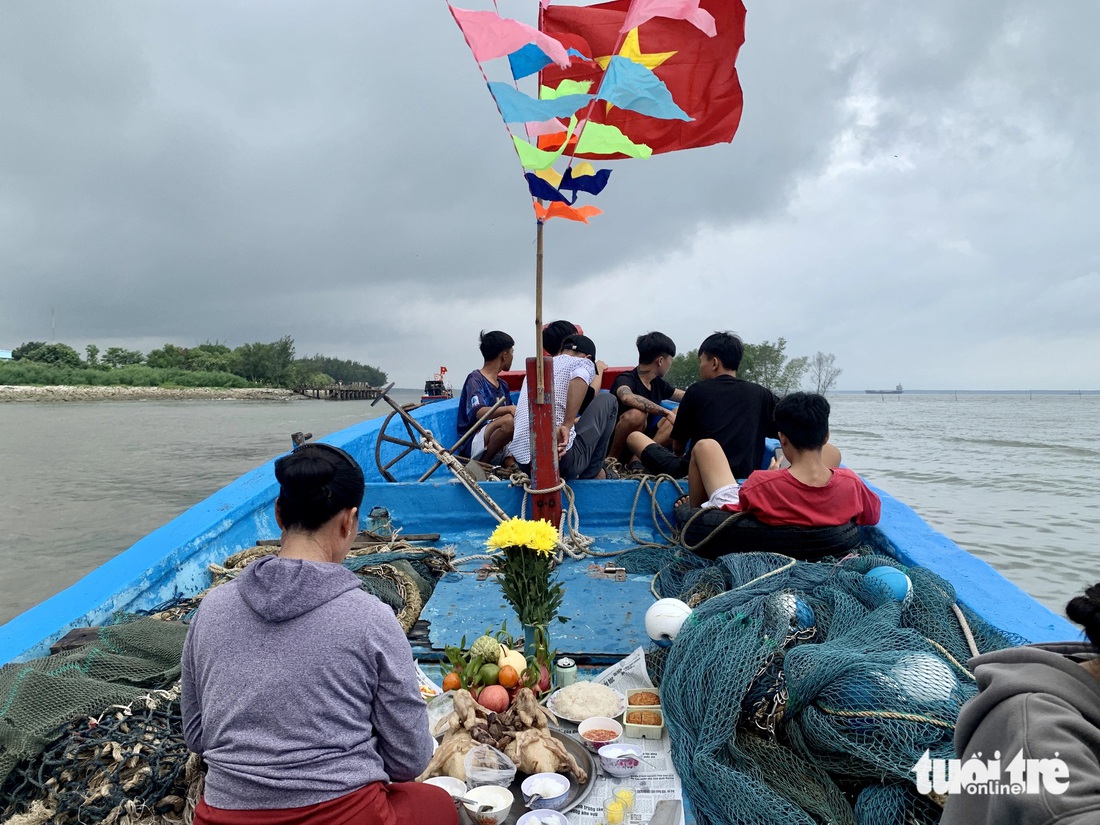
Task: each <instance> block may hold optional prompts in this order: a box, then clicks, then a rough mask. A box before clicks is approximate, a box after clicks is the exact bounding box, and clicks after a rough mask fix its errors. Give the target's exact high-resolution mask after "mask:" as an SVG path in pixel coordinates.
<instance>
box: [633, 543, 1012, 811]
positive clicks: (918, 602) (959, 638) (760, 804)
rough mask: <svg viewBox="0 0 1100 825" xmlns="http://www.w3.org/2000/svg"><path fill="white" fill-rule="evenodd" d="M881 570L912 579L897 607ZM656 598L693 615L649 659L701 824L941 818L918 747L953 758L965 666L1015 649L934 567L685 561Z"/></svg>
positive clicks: (858, 560) (746, 558) (852, 561)
mask: <svg viewBox="0 0 1100 825" xmlns="http://www.w3.org/2000/svg"><path fill="white" fill-rule="evenodd" d="M883 566H886V567H892V568H895V569H897V570H901V571H902V572H904V573H905V574H906V575H907V576H908V579H909V582H911V591H910V592H909V594H908V596H904V597H903V598H902V600H901V601H898V600H897V598H898V596H897V595H894V594H892V593H891V592H890V591H889V590H888V589H886V588H884V587H883V586H882V585H881V584H880V583H879V581H878V579H876V578H875V577H874V576H870V577H868V576H866V575H865V574H867V573H868V571H870V570H872V569H874V568H876V567H883ZM901 581H902V582H904V579H902V580H901ZM656 589H657V591H658V593H660V595H662V596H674V597H677V598H681V599H683V600H684V601H687V602H688V603H689V604H693V605H694V607H695V609H694V612H693V613H692V615H691V617H690V618H689V619H688V621H687V622H686V623H685V624H684V627H683V628H682V629H681V631H680V634H679V635H678V636H677V638H676V641H675V642H674V644H673V645H672V646H671V647H670V648H667V650H666V651H665V652H658V651H652V652H651V654H650V656H649V657H648V659H647V661H648V663H649V664H650V666H651V675H652V676H653V677H654V678H655V679H659V683H660V685H661V688H662V703H663V705H664V711H665V720H666V723H667V725H668V728H669V733H670V735H671V737H672V746H673V761H674V762H675V764H676V767H677V770H678V771H679V772H680V775H681V777H682V778H683V781H684V786H685V791H686V792H687V794H688V795H689V797H690V798H691V799H692V802H693V804H694V806H695V810H696V814H697V816H698V818H699V821H700V822H701V823H705V824H707V825H709V824H710V823H715V824H716V825H717V823H730V825H732V823H739V825H740V824H741V823H761V825H763V824H764V823H774V822H784V823H787V822H789V823H807V825H809V823H820V822H830V823H850V825H857V823H858V825H885V824H886V823H898V822H907V823H917V824H918V825H920V824H921V823H929V825H931V823H935V822H937V821H938V819H939V815H940V809H939V807H938V805H937V804H936V802H935V801H934V800H930V799H926V798H923V797H920V796H919V795H917V794H916V792H915V787H914V785H913V783H912V773H911V769H912V767H913V765H914V764H915V763H916V762H917V760H918V759H919V758H920V757H921V755H922V754H923V753H924V751H925V750H928V751H929V752H930V754H931V756H932V757H943V758H950V757H952V756H953V755H954V749H953V745H952V737H953V733H954V727H955V722H956V719H957V718H958V712H959V709H960V708H961V707H962V705H963V703H964V702H965V701H966V700H967V699H969V698H970V697H972V696H973V695H975V693H976V692H977V687H976V685H975V682H974V677H973V674H972V673H971V672H970V671H969V669H968V668H967V666H966V662H967V660H968V659H969V658H970V657H971V656H972V655H973V654H974V652H975V651H976V652H979V653H984V652H987V651H990V650H995V649H1000V648H1003V647H1007V646H1010V645H1013V644H1017V643H1019V642H1020V641H1021V640H1020V639H1018V638H1015V637H1012V636H1010V635H1008V634H1005V633H1002V632H1001V631H999V630H997V629H996V628H994V627H992V626H990V625H989V624H988V623H986V622H984V621H983V620H981V619H980V618H979V617H977V616H976V615H974V614H973V613H972V612H970V611H968V610H966V609H965V608H962V607H960V606H957V605H956V604H955V592H954V589H953V588H952V587H951V586H950V584H949V583H947V582H945V581H944V580H943V579H941V578H939V577H938V576H936V575H935V574H933V573H931V572H929V571H927V570H921V569H916V568H913V569H908V568H905V567H903V566H902V565H900V564H898V562H896V561H894V560H893V559H891V558H888V557H883V556H876V555H863V556H851V557H848V558H845V559H843V560H840V561H837V562H797V561H794V560H792V559H790V558H788V557H786V556H781V555H777V554H767V553H753V554H738V555H731V556H725V557H722V558H719V559H718V560H716V561H715V562H713V563H711V562H706V561H704V560H701V559H693V558H688V557H685V556H679V557H677V558H675V559H673V560H672V561H671V562H670V563H669V564H668V565H667V566H666V567H665V568H663V569H662V570H661V571H660V573H659V574H658V576H657V577H656ZM731 709H732V710H731Z"/></svg>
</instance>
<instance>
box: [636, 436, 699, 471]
mask: <svg viewBox="0 0 1100 825" xmlns="http://www.w3.org/2000/svg"><path fill="white" fill-rule="evenodd" d="M639 458H640V459H641V460H642V466H643V467H645V468H646V471H647V472H649V473H653V474H655V475H656V474H663V475H669V476H672V477H673V478H683V477H684V476H686V475H687V474H688V462H689V459H688V458H687V457H686V456H684V457H681V456H678V455H676V453H674V452H672V450H670V449H668V447H662V446H661V445H660V444H650V445H649V446H648V447H646V448H645V449H644V450H642V454H641V455H640V456H639Z"/></svg>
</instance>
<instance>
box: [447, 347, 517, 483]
mask: <svg viewBox="0 0 1100 825" xmlns="http://www.w3.org/2000/svg"><path fill="white" fill-rule="evenodd" d="M515 343H516V342H515V341H514V340H513V339H512V336H511V335H509V334H508V333H507V332H501V331H500V330H493V331H492V332H485V331H484V330H482V332H481V338H480V342H479V344H478V346H479V348H480V349H481V357H482V358H484V359H485V363H484V364H483V365H482V367H481V369H479V370H474V371H473V372H471V373H470V374H469V375H468V376H467V377H466V383H464V384H463V385H462V394H461V395H460V396H459V400H458V434H459V436H463V435H465V434H466V433H467V432H469V430H470V428H471V427H473V426H474V425H475V424H477V423H478V422H479V421H480V420H481V419H483V418H484V417H485V416H486V415H488V414H489V410H490V408H492V406H493V404H495V403H496V401H497V399H498V398H503V399H504V403H503V404H502V405H501V406H499V407H497V408H496V410H495V411H494V412H493V414H492V418H491V420H490V421H489V423H488V424H485V425H483V426H481V427H480V428H479V429H478V431H477V432H476V433H474V436H473V438H471V439H470V440H468V441H467V442H466V443H465V444H464V445H462V451H461V452H462V454H463V455H465V456H469V457H470V458H473V459H476V460H478V461H486V462H488V463H490V464H499V463H500V461H502V460H503V459H504V449H505V447H507V446H508V442H510V441H511V440H512V432H513V430H514V428H515V420H516V419H515V416H516V408H515V406H514V405H512V404H511V403H510V402H511V396H510V395H509V393H508V385H507V384H505V383H504V382H503V381H501V380H500V374H501V372H503V371H504V370H508V369H511V368H512V356H513V353H514V351H515Z"/></svg>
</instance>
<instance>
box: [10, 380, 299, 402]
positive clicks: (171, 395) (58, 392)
mask: <svg viewBox="0 0 1100 825" xmlns="http://www.w3.org/2000/svg"><path fill="white" fill-rule="evenodd" d="M308 400H310V399H307V398H306V397H305V396H302V395H298V394H296V393H294V392H292V391H291V390H285V389H276V388H271V387H118V386H116V387H101V386H86V387H65V386H43V387H39V386H27V385H11V384H0V404H4V403H18V402H21V401H50V402H58V403H64V402H83V401H282V402H286V401H308Z"/></svg>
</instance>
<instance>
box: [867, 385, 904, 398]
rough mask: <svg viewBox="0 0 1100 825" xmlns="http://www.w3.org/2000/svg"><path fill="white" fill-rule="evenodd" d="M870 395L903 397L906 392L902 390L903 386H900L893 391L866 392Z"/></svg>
mask: <svg viewBox="0 0 1100 825" xmlns="http://www.w3.org/2000/svg"><path fill="white" fill-rule="evenodd" d="M864 392H865V393H867V394H868V395H901V394H902V393H903V392H905V390H903V389H902V388H901V384H898V385H897V386H896V387H894V389H892V390H864Z"/></svg>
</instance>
